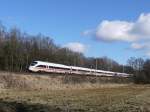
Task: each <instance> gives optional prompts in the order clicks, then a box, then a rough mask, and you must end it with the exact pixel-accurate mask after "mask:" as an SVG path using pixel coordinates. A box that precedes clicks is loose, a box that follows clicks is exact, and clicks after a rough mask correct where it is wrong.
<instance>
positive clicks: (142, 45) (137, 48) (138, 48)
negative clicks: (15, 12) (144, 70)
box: [131, 43, 148, 50]
mask: <svg viewBox="0 0 150 112" xmlns="http://www.w3.org/2000/svg"><path fill="white" fill-rule="evenodd" d="M146 47H148V46H147V45H146V44H139V43H132V44H131V48H132V49H135V50H140V49H144V48H146Z"/></svg>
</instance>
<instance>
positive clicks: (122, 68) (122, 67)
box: [122, 65, 124, 73]
mask: <svg viewBox="0 0 150 112" xmlns="http://www.w3.org/2000/svg"><path fill="white" fill-rule="evenodd" d="M122 72H123V73H124V65H122Z"/></svg>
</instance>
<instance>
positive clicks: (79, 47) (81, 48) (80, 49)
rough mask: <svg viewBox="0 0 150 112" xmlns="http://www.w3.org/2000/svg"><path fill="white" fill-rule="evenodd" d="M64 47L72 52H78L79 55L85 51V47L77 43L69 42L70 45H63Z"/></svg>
mask: <svg viewBox="0 0 150 112" xmlns="http://www.w3.org/2000/svg"><path fill="white" fill-rule="evenodd" d="M64 47H66V48H68V49H70V50H72V51H74V52H79V53H84V52H85V51H86V50H87V47H86V46H85V45H84V44H82V43H79V42H71V43H68V44H66V45H64Z"/></svg>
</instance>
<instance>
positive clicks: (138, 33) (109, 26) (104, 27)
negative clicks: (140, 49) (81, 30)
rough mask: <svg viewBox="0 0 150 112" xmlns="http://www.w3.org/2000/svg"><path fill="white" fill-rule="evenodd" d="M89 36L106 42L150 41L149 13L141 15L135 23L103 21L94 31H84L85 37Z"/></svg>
mask: <svg viewBox="0 0 150 112" xmlns="http://www.w3.org/2000/svg"><path fill="white" fill-rule="evenodd" d="M89 31H90V32H89ZM91 31H93V32H92V33H91ZM91 34H94V38H96V39H99V40H102V41H106V42H112V41H125V42H135V41H138V40H143V39H144V40H150V13H148V14H144V13H143V14H141V15H140V16H139V17H138V19H137V20H136V21H135V22H130V21H120V20H115V21H108V20H103V21H102V22H101V23H100V24H99V25H98V27H97V28H96V29H95V30H87V31H85V35H91Z"/></svg>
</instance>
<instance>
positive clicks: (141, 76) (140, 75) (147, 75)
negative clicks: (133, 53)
mask: <svg viewBox="0 0 150 112" xmlns="http://www.w3.org/2000/svg"><path fill="white" fill-rule="evenodd" d="M128 65H129V66H131V67H132V68H133V70H134V72H133V74H134V75H133V79H134V82H135V83H138V84H141V83H142V84H149V83H150V59H146V60H144V59H142V58H135V57H131V58H130V59H129V60H128Z"/></svg>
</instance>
